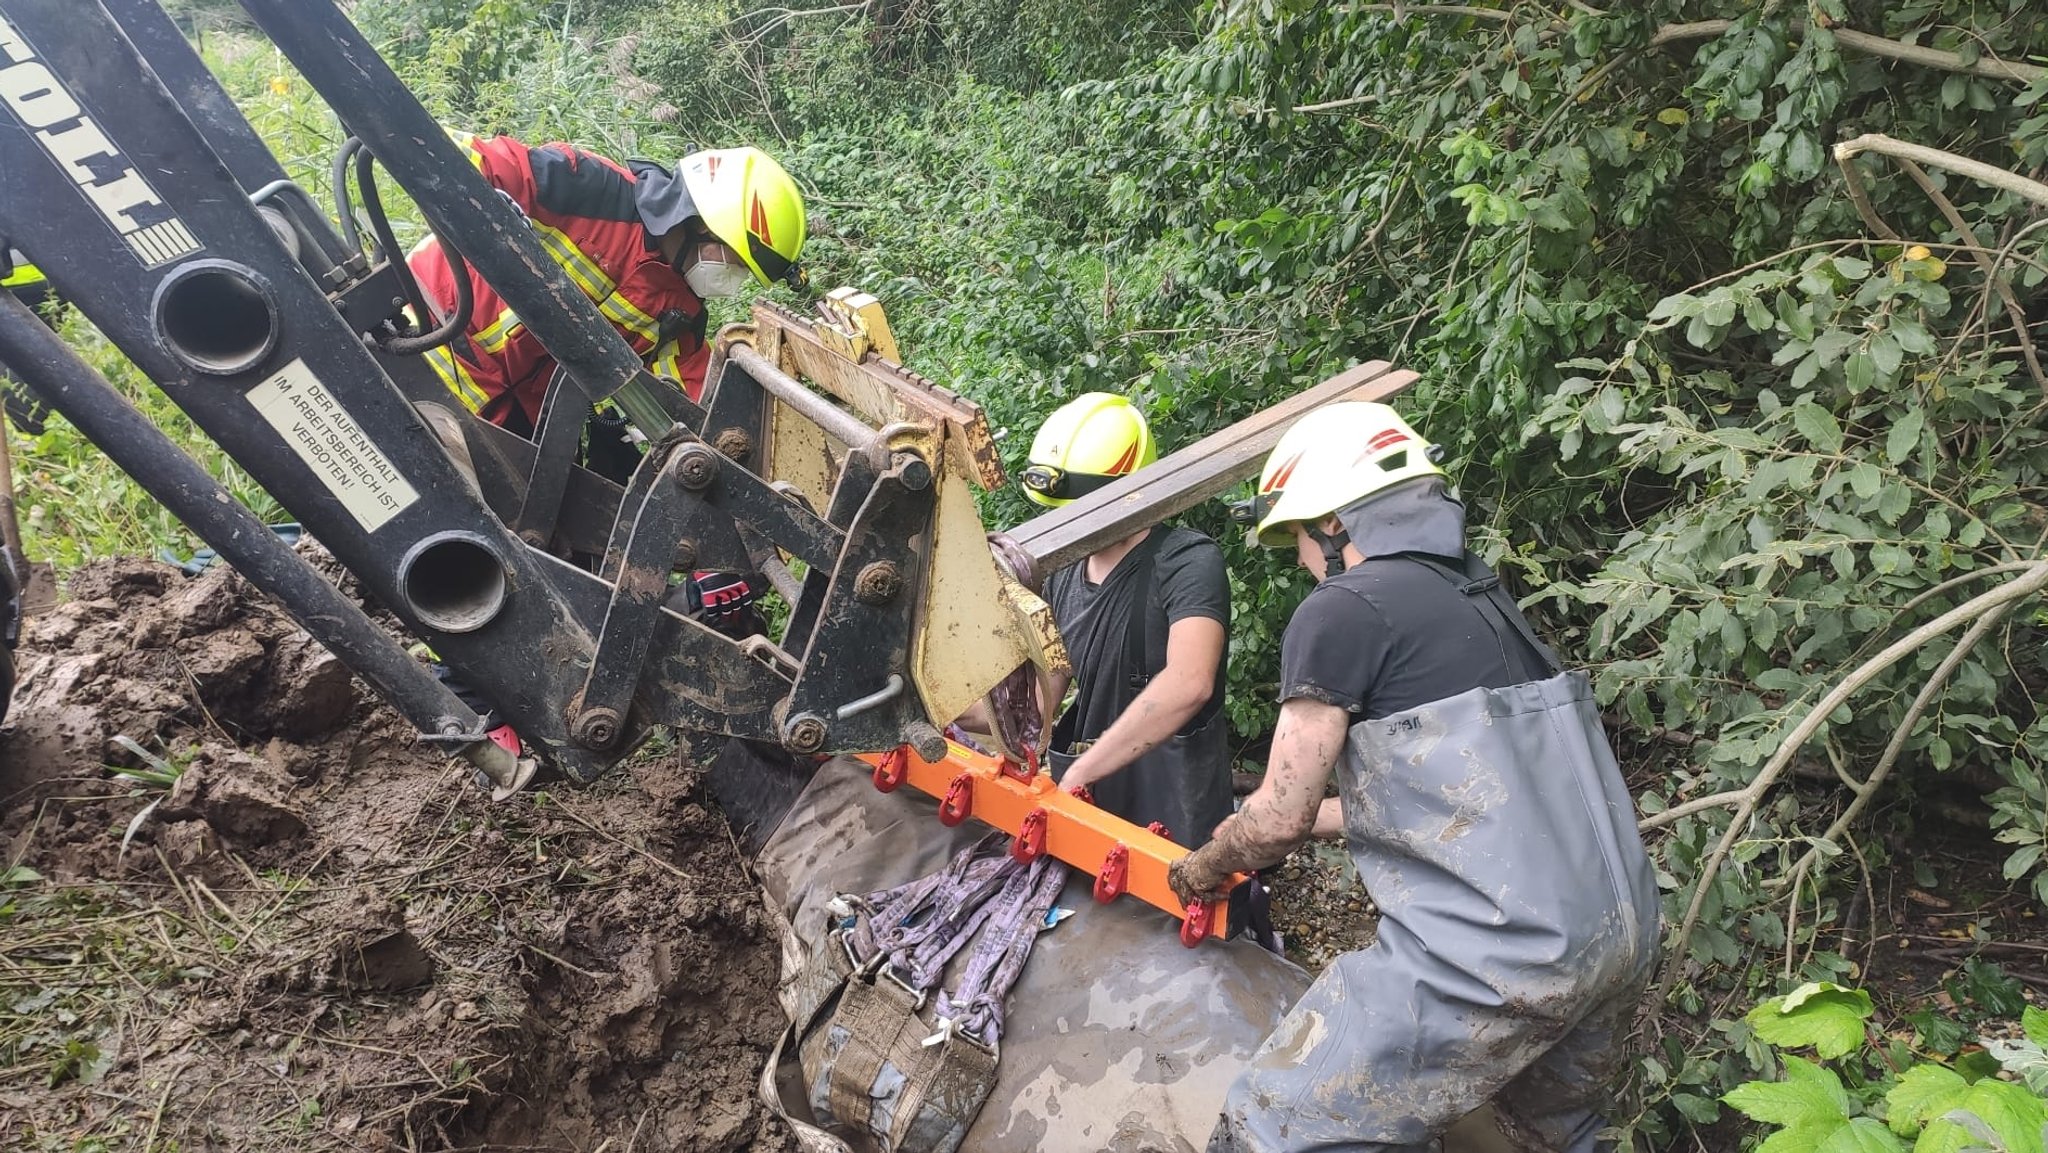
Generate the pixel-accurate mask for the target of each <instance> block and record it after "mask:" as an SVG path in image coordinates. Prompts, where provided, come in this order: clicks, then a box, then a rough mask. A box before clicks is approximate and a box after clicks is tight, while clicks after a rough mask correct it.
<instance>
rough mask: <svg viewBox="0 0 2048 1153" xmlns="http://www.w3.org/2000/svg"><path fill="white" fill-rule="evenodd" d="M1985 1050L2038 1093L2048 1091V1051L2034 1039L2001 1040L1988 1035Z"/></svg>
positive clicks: (1985, 1039) (2005, 1068) (2006, 1069)
mask: <svg viewBox="0 0 2048 1153" xmlns="http://www.w3.org/2000/svg"><path fill="white" fill-rule="evenodd" d="M1983 1040H1984V1051H1985V1052H1987V1053H1989V1054H1991V1055H1992V1056H1993V1057H1996V1058H1998V1064H1999V1065H2000V1066H2001V1067H2002V1068H2004V1070H2005V1071H2006V1072H2008V1073H2010V1074H2012V1075H2013V1076H2015V1077H2018V1078H2019V1079H2020V1080H2021V1081H2023V1082H2025V1083H2026V1086H2027V1088H2029V1089H2032V1090H2033V1091H2034V1092H2036V1093H2048V1053H2043V1052H2042V1051H2041V1046H2039V1045H2036V1044H2034V1043H2033V1042H2032V1041H2001V1040H1998V1039H1996V1038H1992V1037H1986V1038H1984V1039H1983Z"/></svg>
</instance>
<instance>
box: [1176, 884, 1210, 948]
mask: <svg viewBox="0 0 2048 1153" xmlns="http://www.w3.org/2000/svg"><path fill="white" fill-rule="evenodd" d="M1214 915H1215V911H1214V910H1213V909H1211V908H1210V907H1209V902H1208V901H1205V900H1203V899H1202V898H1200V897H1197V898H1195V899H1194V900H1192V901H1189V902H1188V913H1187V916H1186V917H1184V918H1182V919H1181V923H1180V943H1181V944H1183V945H1186V946H1187V947H1188V948H1190V949H1192V948H1194V947H1195V946H1196V945H1199V944H1201V943H1202V942H1203V941H1206V940H1208V939H1209V922H1210V919H1211V918H1212V917H1213V916H1214Z"/></svg>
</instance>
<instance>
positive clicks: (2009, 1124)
mask: <svg viewBox="0 0 2048 1153" xmlns="http://www.w3.org/2000/svg"><path fill="white" fill-rule="evenodd" d="M1971 1119H1974V1120H1975V1121H1977V1122H1978V1127H1981V1128H1984V1129H1988V1130H1990V1132H1991V1134H1993V1135H1995V1136H1996V1138H1997V1141H1998V1144H1999V1145H2000V1146H2002V1147H2003V1148H2004V1149H2005V1151H2006V1153H2043V1150H2042V1147H2041V1128H2042V1126H2044V1125H2048V1101H2043V1100H2042V1099H2041V1098H2039V1097H2036V1096H2035V1095H2034V1094H2033V1093H2031V1092H2029V1091H2027V1089H2026V1088H2025V1087H2024V1086H2020V1085H2015V1084H2013V1083H2012V1082H2010V1081H1998V1080H1993V1079H1990V1078H1986V1079H1985V1080H1982V1081H1979V1082H1977V1083H1976V1084H1974V1085H1972V1086H1970V1092H1969V1094H1968V1095H1967V1096H1965V1097H1964V1098H1963V1099H1962V1100H1961V1101H1960V1102H1958V1103H1957V1104H1956V1106H1955V1107H1954V1108H1952V1109H1950V1110H1949V1111H1948V1112H1946V1113H1944V1114H1942V1115H1941V1116H1939V1117H1936V1118H1934V1119H1932V1120H1930V1121H1929V1122H1928V1123H1927V1127H1926V1128H1925V1129H1923V1130H1921V1133H1920V1140H1919V1141H1918V1142H1916V1143H1915V1144H1914V1146H1913V1149H1914V1153H1927V1151H1929V1150H1931V1151H1932V1153H1963V1150H1966V1149H1971V1148H1977V1147H1981V1145H1982V1144H1983V1142H1982V1139H1981V1137H1980V1136H1979V1135H1978V1134H1976V1133H1973V1132H1971V1129H1972V1126H1970V1125H1969V1124H1968V1123H1967V1122H1968V1121H1969V1120H1971Z"/></svg>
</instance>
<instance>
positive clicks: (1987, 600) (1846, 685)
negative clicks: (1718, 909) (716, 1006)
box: [1648, 561, 2048, 1005]
mask: <svg viewBox="0 0 2048 1153" xmlns="http://www.w3.org/2000/svg"><path fill="white" fill-rule="evenodd" d="M2043 587H2048V561H2037V562H2035V563H2034V564H2033V565H2031V566H2029V567H2028V569H2027V571H2026V572H2025V573H2024V574H2023V575H2021V576H2019V577H2016V578H2014V579H2013V580H2011V581H2008V582H2007V583H2005V584H2002V585H2000V586H1998V587H1997V588H1995V589H1992V590H1990V591H1989V592H1984V593H1979V594H1978V595H1976V596H1974V597H1972V598H1970V599H1969V600H1967V601H1964V602H1963V603H1962V604H1960V605H1957V606H1956V607H1955V608H1952V609H1950V610H1949V611H1947V612H1945V613H1943V614H1941V615H1940V616H1938V617H1936V618H1934V619H1933V620H1931V621H1928V622H1927V623H1926V624H1924V625H1921V626H1920V627H1919V628H1916V629H1914V630H1913V631H1912V632H1910V633H1907V634H1906V635H1905V636H1903V637H1900V638H1899V639H1898V640H1897V641H1894V642H1893V643H1892V644H1890V645H1888V646H1886V647H1885V649H1884V651H1882V652H1880V653H1878V654H1877V655H1876V656H1874V657H1871V658H1870V659H1869V660H1867V661H1865V662H1863V664H1862V665H1860V666H1858V667H1857V669H1856V670H1855V671H1854V672H1852V673H1850V674H1849V675H1848V676H1847V677H1845V678H1843V680H1842V681H1841V682H1840V683H1839V684H1837V685H1836V686H1835V687H1834V688H1832V689H1829V690H1828V692H1827V694H1826V695H1825V696H1823V697H1821V699H1820V700H1819V701H1817V702H1815V704H1814V706H1813V708H1811V709H1809V710H1807V713H1806V716H1805V717H1803V718H1801V719H1800V722H1799V724H1798V725H1796V726H1794V727H1793V729H1792V731H1791V732H1790V733H1787V734H1786V735H1785V739H1784V740H1782V741H1780V742H1779V743H1778V751H1777V752H1775V753H1772V754H1771V759H1770V760H1769V761H1768V762H1767V763H1765V765H1764V767H1763V768H1762V769H1761V770H1759V771H1758V773H1757V775H1756V779H1755V780H1753V781H1751V782H1750V783H1749V785H1748V786H1747V787H1746V788H1744V789H1742V790H1740V791H1739V793H1738V794H1735V796H1736V797H1738V798H1739V800H1738V802H1737V807H1736V810H1735V814H1734V816H1732V817H1730V818H1729V821H1728V829H1727V831H1726V832H1724V833H1722V834H1721V839H1720V841H1719V842H1718V843H1716V844H1715V845H1714V849H1713V852H1711V853H1709V854H1708V856H1707V859H1706V861H1705V863H1703V864H1702V865H1701V866H1700V874H1699V877H1698V879H1697V880H1695V881H1694V882H1693V893H1692V901H1691V903H1690V904H1688V905H1687V906H1686V910H1685V918H1684V919H1683V920H1682V921H1680V922H1679V926H1678V931H1677V933H1676V934H1675V935H1674V936H1673V937H1672V941H1671V949H1670V957H1669V959H1668V960H1666V961H1665V963H1664V972H1663V974H1662V976H1660V977H1659V978H1658V981H1657V987H1656V989H1655V991H1654V992H1653V993H1652V995H1651V998H1650V1000H1649V1002H1648V1003H1649V1004H1652V1005H1661V1004H1663V1003H1664V1000H1665V999H1666V998H1667V997H1669V996H1670V995H1671V986H1672V985H1673V984H1675V983H1676V982H1677V980H1678V975H1679V973H1680V972H1682V971H1683V970H1684V968H1685V964H1686V960H1687V956H1688V954H1687V951H1686V943H1687V941H1688V940H1690V939H1691V937H1692V931H1693V929H1694V928H1695V927H1696V926H1697V925H1698V924H1699V920H1700V911H1701V909H1703V908H1704V907H1705V906H1706V903H1707V893H1708V891H1709V890H1710V889H1711V888H1712V887H1713V884H1714V878H1715V877H1716V876H1717V875H1718V874H1719V873H1720V871H1721V864H1722V862H1724V861H1726V860H1727V859H1728V853H1729V850H1731V849H1733V848H1734V847H1735V842H1736V841H1737V840H1739V839H1740V838H1741V836H1742V833H1743V830H1744V829H1746V828H1747V827H1748V825H1749V818H1750V816H1751V815H1752V814H1754V813H1755V812H1756V806H1757V803H1758V802H1759V801H1761V800H1763V797H1764V794H1766V793H1768V792H1769V791H1770V789H1771V786H1772V785H1774V784H1776V783H1777V781H1778V778H1779V777H1780V776H1782V775H1783V774H1784V772H1785V769H1786V767H1787V766H1788V765H1790V764H1791V763H1792V758H1793V757H1794V756H1796V755H1797V754H1798V752H1799V749H1800V747H1801V746H1803V745H1805V744H1806V742H1807V740H1808V738H1810V737H1812V736H1813V734H1814V733H1816V732H1818V731H1819V730H1820V727H1821V726H1822V725H1823V724H1826V723H1827V719H1828V717H1829V716H1830V715H1832V714H1833V713H1834V711H1835V710H1836V709H1838V708H1840V707H1841V706H1842V705H1843V704H1845V703H1846V702H1847V701H1848V700H1849V698H1851V697H1853V696H1855V695H1856V693H1857V692H1858V691H1860V690H1861V689H1862V688H1863V686H1864V685H1867V684H1869V683H1870V682H1871V681H1873V680H1875V679H1877V678H1878V677H1879V676H1880V675H1882V674H1883V673H1884V671H1885V670H1886V669H1889V668H1891V667H1892V666H1893V665H1895V664H1897V663H1899V662H1900V661H1902V660H1904V659H1905V658H1906V657H1908V656H1910V655H1912V654H1913V653H1914V652H1915V651H1917V650H1918V649H1919V648H1920V646H1922V645H1924V644H1926V643H1927V642H1928V641H1931V640H1933V639H1934V638H1935V637H1938V636H1941V635H1942V634H1944V633H1946V632H1948V631H1949V630H1950V629H1953V628H1955V627H1956V626H1957V625H1959V624H1961V623H1962V622H1964V621H1970V620H1975V619H1977V618H1978V617H1979V616H1980V615H1981V614H1983V613H1986V612H1989V611H1990V610H1991V609H1994V608H1997V607H1999V606H2001V605H2010V604H2012V603H2014V602H2016V601H2019V600H2022V599H2024V598H2026V597H2029V596H2032V595H2033V594H2035V593H2037V592H2039V591H2041V589H2042V588H2043ZM1864 795H1865V796H1869V795H1871V793H1870V790H1869V789H1867V788H1866V789H1865V791H1864ZM1714 799H1718V798H1706V797H1703V798H1701V801H1707V800H1714ZM1692 803H1697V802H1692ZM1702 807H1704V806H1702ZM1659 815H1660V816H1661V815H1662V814H1659Z"/></svg>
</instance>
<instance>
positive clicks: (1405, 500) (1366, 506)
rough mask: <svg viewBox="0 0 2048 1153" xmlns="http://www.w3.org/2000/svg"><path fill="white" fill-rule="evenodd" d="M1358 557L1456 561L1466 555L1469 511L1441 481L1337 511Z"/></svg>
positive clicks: (1400, 488)
mask: <svg viewBox="0 0 2048 1153" xmlns="http://www.w3.org/2000/svg"><path fill="white" fill-rule="evenodd" d="M1337 520H1338V521H1339V522H1341V523H1342V524H1343V525H1344V531H1345V532H1347V533H1349V534H1350V535H1351V543H1352V544H1353V545H1355V546H1356V547H1357V549H1358V555H1360V556H1367V557H1374V556H1392V555H1393V554H1395V553H1402V552H1421V553H1428V554H1430V555H1431V556H1440V557H1449V558H1451V559H1453V560H1456V559H1458V558H1460V557H1462V556H1464V555H1465V506H1464V505H1463V504H1461V503H1459V501H1458V499H1457V498H1456V497H1454V496H1452V495H1451V492H1450V487H1449V486H1448V485H1446V484H1445V483H1444V482H1443V481H1442V480H1440V479H1437V478H1434V477H1430V478H1426V479H1421V480H1412V481H1408V482H1406V483H1404V484H1398V485H1395V486H1394V487H1393V488H1390V489H1388V490H1386V491H1385V492H1380V493H1374V494H1373V495H1372V496H1369V497H1367V498H1365V499H1364V500H1361V501H1357V502H1355V503H1353V504H1349V505H1346V506H1344V507H1343V508H1341V509H1338V510H1337Z"/></svg>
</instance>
